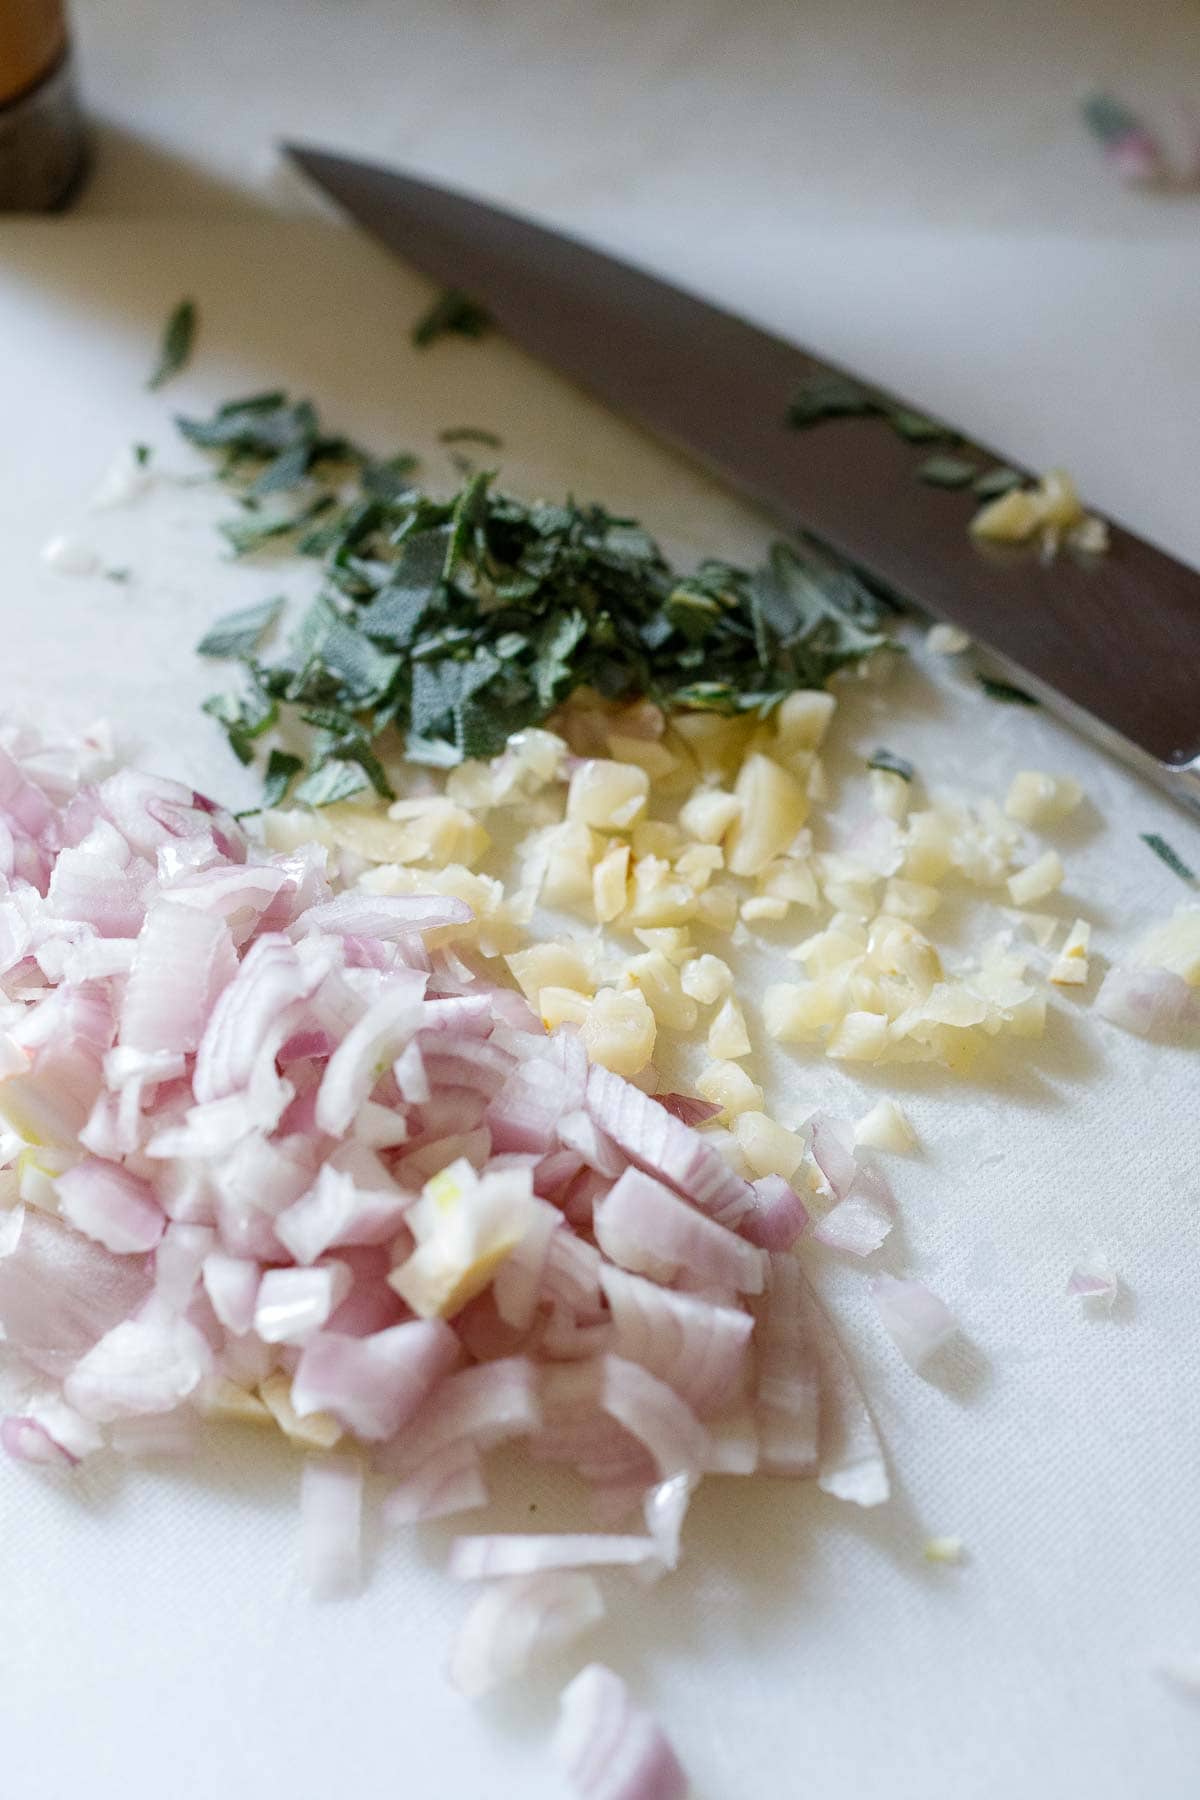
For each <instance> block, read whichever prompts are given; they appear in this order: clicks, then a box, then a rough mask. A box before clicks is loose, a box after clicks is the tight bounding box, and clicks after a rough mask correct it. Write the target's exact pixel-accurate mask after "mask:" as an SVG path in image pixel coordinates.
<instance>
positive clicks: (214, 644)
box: [196, 595, 283, 656]
mask: <svg viewBox="0 0 1200 1800" xmlns="http://www.w3.org/2000/svg"><path fill="white" fill-rule="evenodd" d="M282 610H283V596H282V595H278V596H277V597H276V598H275V599H273V600H263V601H261V602H260V603H259V605H257V606H245V607H242V608H241V610H240V611H238V612H232V613H226V615H225V617H224V618H223V619H218V620H217V622H216V624H215V625H213V626H211V627H210V628H209V630H208V631H206V632H205V634H204V636H203V637H202V638H201V639H200V642H199V643H198V644H197V645H196V650H197V652H198V654H199V655H201V656H253V654H254V652H255V651H256V650H257V649H258V646H259V644H260V643H261V642H262V639H263V638H264V637H265V635H266V633H267V632H268V630H269V629H270V627H271V626H272V625H273V624H274V623H275V621H276V619H277V618H278V617H279V615H280V612H281V611H282Z"/></svg>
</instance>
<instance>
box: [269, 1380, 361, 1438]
mask: <svg viewBox="0 0 1200 1800" xmlns="http://www.w3.org/2000/svg"><path fill="white" fill-rule="evenodd" d="M258 1391H259V1394H260V1395H261V1397H262V1401H263V1404H264V1406H265V1407H266V1408H267V1411H268V1412H269V1413H270V1414H271V1416H272V1418H273V1419H274V1420H275V1423H276V1424H277V1425H278V1427H279V1429H280V1431H282V1433H283V1435H284V1436H285V1437H286V1438H290V1439H291V1441H292V1443H294V1444H300V1445H302V1446H303V1448H304V1449H305V1450H332V1449H333V1447H334V1445H335V1444H337V1443H339V1442H340V1441H341V1437H342V1428H341V1426H340V1425H339V1424H338V1422H337V1420H336V1419H335V1418H333V1417H331V1415H330V1414H329V1413H322V1412H315V1413H307V1414H306V1415H305V1417H304V1418H300V1416H299V1415H298V1413H297V1412H296V1409H295V1407H294V1406H293V1405H292V1381H291V1377H290V1376H289V1375H283V1374H278V1375H268V1376H267V1379H266V1380H265V1381H263V1382H260V1383H259V1389H258Z"/></svg>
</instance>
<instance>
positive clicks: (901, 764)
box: [867, 746, 916, 781]
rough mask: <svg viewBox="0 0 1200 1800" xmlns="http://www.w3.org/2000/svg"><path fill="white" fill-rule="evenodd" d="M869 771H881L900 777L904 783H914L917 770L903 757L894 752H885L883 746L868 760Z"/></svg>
mask: <svg viewBox="0 0 1200 1800" xmlns="http://www.w3.org/2000/svg"><path fill="white" fill-rule="evenodd" d="M867 767H868V769H881V770H883V772H884V773H885V774H887V775H899V777H900V779H901V780H902V781H912V779H913V777H914V776H915V775H916V770H915V769H914V768H913V766H912V764H911V763H910V762H907V761H906V760H905V758H904V757H903V756H897V755H896V753H895V751H894V750H885V749H883V747H882V746H880V748H879V749H878V750H876V751H875V752H874V753H873V754H872V755H871V756H869V757H868V758H867Z"/></svg>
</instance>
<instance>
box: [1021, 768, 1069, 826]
mask: <svg viewBox="0 0 1200 1800" xmlns="http://www.w3.org/2000/svg"><path fill="white" fill-rule="evenodd" d="M1082 799H1083V789H1082V788H1081V787H1080V785H1079V783H1078V782H1077V781H1074V780H1072V778H1071V777H1070V776H1069V775H1064V776H1055V775H1047V774H1045V773H1044V771H1043V770H1041V769H1022V770H1021V771H1020V772H1019V774H1016V775H1014V776H1013V779H1012V785H1011V786H1010V787H1009V790H1008V795H1007V797H1006V799H1005V802H1004V811H1005V813H1006V814H1007V815H1008V817H1009V818H1010V819H1016V820H1017V821H1018V822H1019V823H1020V824H1022V825H1048V824H1052V823H1054V822H1055V821H1056V820H1058V819H1065V818H1066V816H1067V814H1068V813H1069V812H1073V811H1074V809H1075V808H1076V807H1077V806H1078V805H1079V802H1080V801H1081V800H1082Z"/></svg>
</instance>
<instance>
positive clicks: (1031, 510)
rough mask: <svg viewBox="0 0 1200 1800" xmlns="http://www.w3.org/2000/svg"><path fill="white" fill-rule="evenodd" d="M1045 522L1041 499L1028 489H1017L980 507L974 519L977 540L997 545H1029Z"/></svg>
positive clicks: (972, 527) (972, 525)
mask: <svg viewBox="0 0 1200 1800" xmlns="http://www.w3.org/2000/svg"><path fill="white" fill-rule="evenodd" d="M1042 522H1043V514H1042V503H1041V499H1040V498H1039V496H1038V495H1037V494H1036V493H1034V492H1032V491H1031V490H1028V489H1026V488H1013V489H1012V490H1011V492H1009V493H1007V494H1001V496H1000V498H999V499H998V500H991V501H989V502H988V504H987V505H986V506H982V507H980V509H979V511H978V512H977V513H976V514H975V517H974V518H973V519H972V520H971V531H972V533H973V534H974V536H975V537H980V538H986V539H988V540H989V542H991V543H996V544H1025V543H1028V541H1029V539H1030V538H1031V537H1032V536H1033V534H1034V532H1035V531H1037V530H1038V529H1039V528H1040V526H1041V525H1042Z"/></svg>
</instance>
